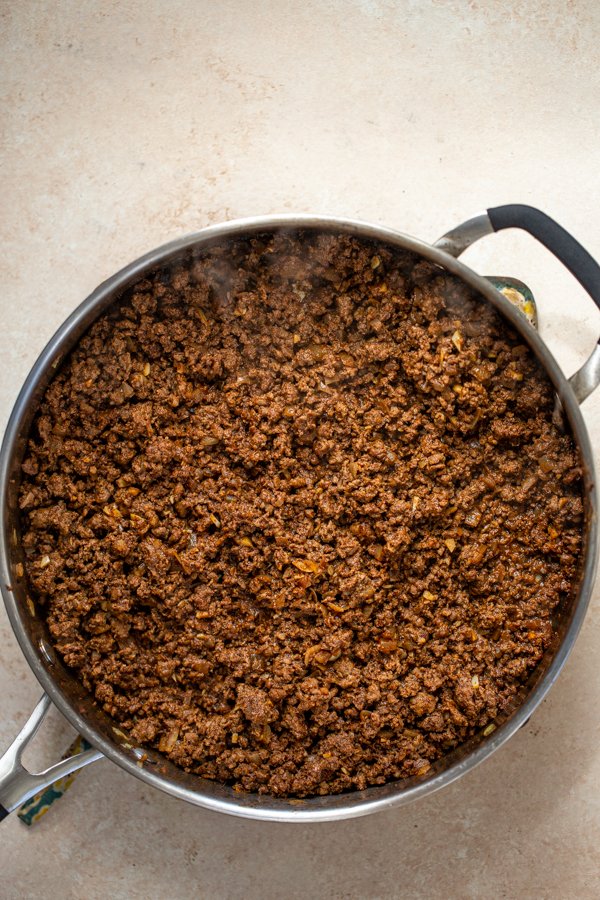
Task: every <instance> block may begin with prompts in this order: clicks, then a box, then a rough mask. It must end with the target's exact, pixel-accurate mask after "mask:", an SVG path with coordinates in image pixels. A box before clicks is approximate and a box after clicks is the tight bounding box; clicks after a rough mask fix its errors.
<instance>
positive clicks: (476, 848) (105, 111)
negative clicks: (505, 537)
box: [0, 0, 600, 900]
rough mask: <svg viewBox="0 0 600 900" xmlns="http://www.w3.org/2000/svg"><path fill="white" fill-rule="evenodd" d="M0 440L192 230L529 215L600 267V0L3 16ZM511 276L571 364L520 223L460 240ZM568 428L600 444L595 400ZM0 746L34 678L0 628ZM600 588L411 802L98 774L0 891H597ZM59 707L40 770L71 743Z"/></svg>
mask: <svg viewBox="0 0 600 900" xmlns="http://www.w3.org/2000/svg"><path fill="white" fill-rule="evenodd" d="M0 21H1V23H2V27H1V29H0V41H1V47H0V66H1V72H2V73H1V78H0V91H1V94H2V117H1V129H2V137H3V143H2V157H1V169H0V178H1V192H0V196H1V198H2V204H1V205H2V216H1V221H0V233H1V239H2V293H1V298H0V315H1V329H0V346H1V348H2V379H1V382H0V420H1V427H3V426H4V425H5V423H6V420H7V417H8V415H9V412H10V408H11V406H12V404H13V402H14V400H15V397H16V395H17V392H18V389H19V387H20V385H21V383H22V381H23V379H24V378H25V376H26V374H27V372H28V370H29V368H30V366H31V365H32V363H33V361H34V360H35V358H36V356H37V355H38V353H39V352H40V350H41V349H42V347H43V346H44V344H45V343H46V341H47V340H48V338H49V337H50V335H51V334H52V333H53V331H54V330H55V328H56V327H57V326H58V325H59V324H60V323H61V322H62V321H63V319H64V318H65V317H66V316H67V314H68V313H69V312H70V311H71V310H72V309H73V308H74V307H75V306H76V305H77V304H78V303H79V302H80V301H81V300H82V299H83V298H84V297H85V296H87V294H88V293H89V292H90V291H91V290H92V289H93V288H94V287H95V286H96V285H97V284H98V283H99V282H100V281H102V280H103V279H104V278H105V277H107V276H108V275H110V274H112V273H113V272H115V271H116V270H118V269H119V268H120V267H121V266H123V265H124V264H126V263H127V262H129V261H130V260H132V259H134V258H135V257H136V256H138V255H140V254H142V253H143V252H145V251H146V250H149V249H151V248H153V247H155V246H157V245H158V244H161V243H163V242H164V241H166V240H169V239H172V238H174V237H177V236H179V235H182V234H185V233H186V232H190V231H195V230H198V229H199V228H201V227H202V226H205V225H207V224H208V223H214V222H220V221H222V220H225V219H230V218H237V217H242V216H251V215H255V214H261V213H271V212H290V211H297V212H319V213H331V214H339V215H343V216H346V217H355V218H361V219H365V220H367V221H371V222H376V223H384V224H386V225H390V226H392V227H396V228H398V229H400V230H402V231H405V232H407V233H409V234H413V235H415V236H417V237H420V238H423V239H425V240H428V241H433V240H435V239H436V238H437V237H439V235H440V234H441V233H443V232H444V231H446V230H447V229H449V228H450V227H452V226H453V225H455V224H457V223H458V222H460V221H461V220H462V219H464V218H467V217H469V216H471V215H473V214H475V213H477V212H480V211H481V210H483V209H485V208H486V207H488V206H494V205H498V204H501V203H516V202H520V203H529V204H532V205H535V206H538V207H540V208H542V209H544V210H545V211H547V212H548V213H550V214H551V215H552V216H554V217H555V218H556V219H558V220H559V221H560V222H561V223H562V224H563V225H564V226H565V227H567V228H568V229H569V230H571V231H572V232H573V234H574V235H575V236H576V237H578V238H579V239H580V240H581V242H582V243H583V244H584V245H585V246H586V247H587V248H588V249H589V250H590V252H591V253H592V254H593V255H595V256H596V257H600V204H599V200H600V153H599V150H600V66H599V63H600V57H599V51H598V47H599V46H600V5H599V4H598V3H597V2H596V0H571V2H566V0H562V2H559V0H545V2H542V0H530V2H525V0H478V2H474V0H473V2H466V0H464V2H463V0H404V2H402V0H396V2H393V0H387V2H386V0H323V2H318V0H304V2H292V0H277V2H275V0H256V2H252V0H220V2H210V0H196V2H193V0H146V2H144V3H134V2H131V0H121V2H118V3H117V2H109V0H97V2H94V0H77V2H75V0H62V2H58V0H49V2H45V3H40V2H34V0H20V2H18V3H16V2H15V3H3V4H2V5H1V7H0ZM465 260H466V261H467V262H468V263H469V264H471V265H472V266H473V267H474V268H475V269H477V270H478V271H480V272H483V273H500V274H509V275H514V276H517V277H520V278H522V279H523V280H524V281H526V282H527V283H528V284H529V285H530V286H531V288H532V289H533V291H534V294H535V295H536V297H537V299H538V303H539V307H540V311H541V330H542V334H543V336H544V337H545V339H546V340H547V342H548V344H549V346H550V348H551V350H552V351H553V352H554V354H555V355H556V357H557V359H558V361H559V362H560V364H561V365H562V366H563V368H564V370H565V371H566V372H567V373H568V374H570V373H572V372H573V371H574V370H575V369H576V368H577V366H578V365H579V364H581V362H583V360H584V359H585V358H586V356H587V355H588V353H589V352H590V351H591V349H592V347H593V346H594V343H595V341H596V339H597V337H598V333H599V330H600V314H599V313H598V311H597V310H596V309H595V308H594V306H593V304H592V303H591V301H590V300H589V298H587V296H586V295H585V294H584V292H583V290H582V289H581V288H580V287H579V286H578V285H577V283H576V282H575V281H574V280H573V279H572V278H571V277H570V276H569V275H568V273H567V272H566V271H565V270H564V269H563V268H562V267H561V266H560V264H559V263H558V262H557V261H556V260H554V259H553V258H552V257H551V256H550V254H549V253H547V252H546V251H545V250H544V249H543V248H542V247H541V246H540V245H538V244H536V243H535V242H534V241H533V240H532V239H531V238H529V237H528V236H527V235H526V234H524V233H521V232H516V231H513V232H507V233H504V234H502V235H498V236H492V237H489V238H487V239H486V240H484V241H482V242H481V243H480V244H478V245H477V247H475V248H472V249H471V250H470V251H469V252H468V253H467V254H466V255H465ZM583 409H584V415H585V419H586V421H587V424H588V426H589V429H590V433H591V438H592V441H593V443H594V446H595V447H596V448H600V392H598V393H597V394H596V396H592V397H591V398H589V399H588V400H587V401H586V403H585V405H584V407H583ZM0 634H1V638H2V654H1V657H0V747H2V748H3V747H5V746H6V745H7V744H8V743H9V741H10V739H11V738H12V736H13V735H14V734H15V733H16V731H17V729H18V727H19V725H20V724H21V723H23V721H24V720H25V718H26V717H27V715H28V713H29V711H30V710H31V708H32V707H33V705H34V703H35V701H36V700H37V698H38V696H39V694H40V688H39V686H38V684H37V682H36V681H35V679H34V677H33V675H32V674H31V671H30V669H29V668H28V666H27V664H26V662H25V660H24V657H23V655H22V653H21V651H20V649H19V647H18V645H17V642H16V640H15V638H14V636H13V634H12V631H11V628H10V626H9V624H8V621H7V619H6V616H5V614H4V611H2V613H1V615H0ZM599 661H600V603H599V596H598V591H596V595H595V598H594V600H593V602H592V605H591V608H590V610H589V613H588V616H587V619H586V621H585V624H584V626H583V629H582V631H581V634H580V637H579V639H578V641H577V644H576V647H575V649H574V651H573V653H572V656H571V657H570V659H569V661H568V664H567V666H566V667H565V670H564V672H563V674H562V675H561V677H560V679H559V681H558V683H557V684H556V686H555V687H554V688H553V690H552V691H551V693H550V695H549V697H548V698H547V700H546V701H545V702H544V703H543V704H542V705H541V707H540V708H539V709H538V711H537V712H536V713H535V715H534V716H533V717H532V719H531V720H530V722H529V723H528V725H527V726H526V727H525V728H523V729H522V730H521V731H520V732H519V733H518V734H517V735H516V736H515V737H514V738H513V739H512V740H511V741H510V742H509V743H508V745H506V746H505V747H504V748H503V749H502V750H500V751H499V752H498V753H497V754H495V755H494V756H493V757H492V758H491V759H489V760H488V761H487V762H485V763H484V764H483V765H482V766H480V767H479V768H478V769H476V770H475V771H473V772H471V773H470V774H469V775H467V776H466V777H465V778H464V779H462V780H461V781H459V782H457V783H455V784H453V785H452V786H450V787H449V788H446V789H445V790H443V791H441V792H439V793H437V794H435V795H433V796H430V797H427V798H426V799H424V800H422V801H419V802H418V803H416V804H413V805H410V806H407V807H404V808H399V809H395V810H391V811H388V812H385V813H380V814H378V815H375V816H369V817H366V818H361V819H353V820H348V821H344V822H338V823H336V822H333V823H327V824H320V825H300V826H294V825H281V824H263V823H258V822H252V821H244V820H240V819H235V818H231V817H227V816H222V815H218V814H215V813H211V812H208V811H205V810H203V809H200V808H195V807H192V806H190V805H186V804H184V803H183V802H180V801H177V800H175V799H172V798H171V797H169V796H167V795H164V794H162V793H160V792H158V791H156V790H153V789H151V788H150V787H147V786H146V785H145V784H143V783H142V782H141V781H139V780H137V779H135V778H133V777H132V776H130V775H127V774H126V773H125V772H123V771H121V770H120V769H119V768H117V766H115V765H113V764H112V763H109V762H107V761H102V762H99V763H96V764H94V765H93V766H91V767H90V768H89V769H87V770H86V771H84V772H82V773H81V774H80V775H79V776H78V778H77V780H76V781H75V783H74V785H73V787H72V788H71V790H70V791H69V793H68V795H67V796H65V797H64V798H63V799H62V800H61V801H60V802H59V803H57V804H56V805H55V806H54V807H53V808H52V809H51V810H50V812H49V813H48V815H47V816H46V817H45V819H43V820H42V821H41V822H40V823H39V824H38V825H36V826H35V827H33V828H31V829H27V828H26V827H25V826H24V825H22V824H21V823H20V822H19V821H18V819H17V818H16V816H11V817H10V818H9V819H7V820H6V821H5V822H3V823H2V825H0V829H1V838H0V863H1V865H0V872H1V878H2V881H1V883H0V897H2V898H7V900H11V898H15V900H16V898H25V897H31V898H37V897H46V898H69V900H70V898H73V900H96V898H98V900H99V898H108V897H110V898H115V900H117V898H119V900H122V898H127V900H128V898H238V897H239V898H242V897H243V898H260V900H270V898H302V900H305V898H309V897H314V898H331V900H333V898H340V900H341V898H355V897H356V898H362V897H365V898H391V897H399V898H424V900H434V898H536V900H537V898H560V900H565V898H592V897H598V896H600V888H599V887H598V883H599V882H598V874H599V869H600V715H599V713H598V702H597V698H598V696H599V692H600V662H599ZM70 734H71V732H70V729H69V727H68V726H67V725H66V723H64V722H63V720H62V719H61V717H60V715H59V714H58V713H57V712H56V711H55V712H53V714H52V715H51V716H50V718H49V720H48V721H47V722H46V724H45V725H44V727H43V728H42V731H41V732H40V734H39V735H38V737H37V738H36V749H35V753H34V754H33V756H34V758H35V760H36V761H39V760H40V759H45V760H46V761H51V760H53V759H55V758H56V756H57V755H58V754H59V751H60V750H62V749H64V747H65V746H66V745H67V744H68V743H69V740H70Z"/></svg>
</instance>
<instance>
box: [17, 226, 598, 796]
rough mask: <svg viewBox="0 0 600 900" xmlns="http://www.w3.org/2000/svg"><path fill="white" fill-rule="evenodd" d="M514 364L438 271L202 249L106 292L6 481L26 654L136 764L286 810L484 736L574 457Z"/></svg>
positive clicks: (549, 550) (564, 554) (289, 243)
mask: <svg viewBox="0 0 600 900" xmlns="http://www.w3.org/2000/svg"><path fill="white" fill-rule="evenodd" d="M552 407H553V392H552V389H551V386H550V384H549V382H548V381H547V379H546V377H545V376H544V375H543V373H542V372H541V371H540V368H539V366H538V364H537V363H536V361H535V359H534V358H533V356H532V354H531V352H530V351H529V350H528V348H527V347H526V346H525V345H524V344H523V343H522V341H521V340H520V339H519V338H518V336H517V335H516V334H514V333H513V332H511V330H510V329H509V328H508V326H507V325H506V324H505V323H504V322H503V321H502V320H501V319H500V317H499V316H498V315H497V314H496V313H495V312H494V310H493V309H492V308H491V307H490V306H489V305H488V304H487V302H485V301H484V300H483V299H482V298H481V297H479V296H476V295H473V294H472V293H471V292H470V291H469V289H468V288H467V287H466V286H465V285H464V284H462V283H461V282H460V281H458V280H457V279H455V278H454V277H452V276H450V275H448V274H446V273H444V272H443V270H441V269H440V268H438V267H436V266H433V265H431V264H429V263H427V262H425V261H420V260H419V259H418V258H417V257H415V256H413V255H411V254H409V253H405V252H401V251H399V250H397V249H394V248H391V247H387V246H382V245H379V244H377V245H375V244H373V243H371V242H369V241H366V240H362V239H360V240H359V239H357V238H354V237H350V236H333V235H327V234H316V233H313V232H304V233H284V234H282V233H279V234H275V235H272V234H265V235H260V236H258V237H256V238H253V239H248V240H241V241H237V242H233V243H231V242H229V243H227V244H225V243H223V244H222V245H219V246H216V247H213V248H212V249H209V250H205V251H203V252H201V253H198V252H196V253H195V254H194V255H193V256H190V257H189V258H185V259H182V260H180V261H179V262H177V263H176V264H174V265H173V266H172V267H171V268H169V269H168V270H160V271H157V272H156V273H155V274H154V275H153V276H152V277H149V278H147V279H146V280H143V281H141V282H139V283H138V284H136V285H135V286H134V287H133V288H132V289H130V290H129V291H128V292H127V294H126V295H125V296H124V297H123V298H122V299H121V301H120V302H119V303H118V304H116V305H115V306H114V307H113V308H111V310H110V311H109V312H108V313H106V314H105V315H103V316H102V317H101V318H100V319H99V320H98V321H97V322H96V323H95V324H94V325H93V326H92V327H91V328H90V330H89V331H88V332H87V334H86V335H85V336H84V337H83V338H82V339H81V341H80V342H79V344H78V346H77V347H76V349H75V350H74V351H73V352H72V353H71V354H70V356H69V358H68V359H67V361H66V362H65V364H64V365H63V366H62V368H61V369H60V371H59V372H58V373H57V375H56V377H55V378H54V380H53V381H52V383H51V384H50V386H49V387H48V389H47V391H46V394H45V396H44V398H43V400H42V402H41V404H40V407H39V412H38V414H37V417H36V419H35V422H34V424H33V427H32V432H31V436H30V441H29V447H28V451H27V454H26V457H25V461H24V463H23V483H22V487H21V494H20V503H21V509H22V532H23V542H24V546H25V551H26V554H27V560H28V561H27V574H28V577H29V580H30V582H31V586H32V589H33V593H34V596H35V597H36V599H37V602H38V603H39V605H40V606H41V608H42V609H43V613H44V615H45V617H46V620H47V623H48V628H49V631H50V635H51V637H52V640H53V643H54V645H55V647H56V649H57V650H58V652H59V654H60V655H61V657H62V658H63V660H64V662H65V663H66V665H67V666H69V667H70V668H71V669H72V670H73V671H74V672H75V673H76V675H77V677H78V678H79V679H80V680H81V681H82V682H83V684H84V685H85V686H86V688H87V689H88V690H89V691H90V692H91V693H92V694H93V695H94V696H95V698H96V700H97V702H98V704H99V705H100V706H101V707H102V708H103V709H104V710H105V711H106V712H107V713H108V714H109V715H110V716H111V717H112V718H113V719H114V720H115V721H116V722H118V723H119V727H120V728H122V729H125V730H126V731H127V732H128V733H129V734H130V735H131V736H132V738H133V739H134V740H135V741H137V742H139V743H140V744H142V745H146V746H149V747H153V748H158V750H159V751H162V752H163V753H164V754H166V755H167V756H168V757H169V759H171V760H172V761H173V762H174V763H176V764H177V765H179V766H181V767H182V768H184V769H185V770H186V771H189V772H194V773H198V774H199V775H202V776H204V777H206V778H211V779H216V780H218V781H221V782H226V783H228V784H231V785H233V786H234V787H235V788H236V789H238V790H244V791H258V792H261V793H270V794H272V795H279V796H296V797H306V796H310V795H315V794H329V793H335V792H338V791H345V790H351V789H356V788H365V787H367V786H369V785H374V784H381V783H383V782H386V781H389V780H391V779H400V778H404V777H406V776H411V775H415V774H424V773H426V772H427V770H428V769H429V768H430V766H431V764H432V762H433V761H435V760H437V759H438V758H440V757H441V756H442V755H444V754H446V753H448V752H449V751H450V750H451V749H453V748H455V747H456V746H457V745H459V744H461V743H462V742H464V741H465V740H467V739H468V738H470V737H472V736H475V735H478V734H480V733H481V732H482V731H485V732H487V731H488V730H489V729H490V726H493V723H494V721H495V720H496V719H497V717H498V716H499V715H501V714H502V712H503V711H506V709H507V708H509V706H510V704H511V702H514V700H515V697H516V695H517V692H518V691H519V689H520V687H521V686H522V685H523V683H524V681H525V680H526V679H527V677H528V676H529V674H530V673H531V671H532V670H533V668H534V667H535V666H536V664H537V663H538V662H539V661H540V659H541V657H542V655H543V653H544V650H545V648H546V647H547V646H548V644H549V642H550V641H551V640H552V636H553V616H555V615H558V614H559V611H560V607H561V603H563V604H564V603H565V602H567V600H568V598H569V597H570V596H571V593H572V591H573V589H574V586H575V585H576V582H577V579H578V572H579V557H580V553H581V529H582V515H583V513H582V498H581V477H580V475H581V473H580V460H579V458H578V455H577V452H576V450H575V447H574V443H573V440H572V438H571V437H570V436H568V435H564V434H561V433H560V432H559V431H558V430H557V429H556V428H555V427H554V426H553V424H552Z"/></svg>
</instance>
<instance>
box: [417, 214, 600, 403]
mask: <svg viewBox="0 0 600 900" xmlns="http://www.w3.org/2000/svg"><path fill="white" fill-rule="evenodd" d="M506 228H520V229H522V230H523V231H527V232H528V233H529V234H530V235H532V237H534V238H536V240H538V241H539V242H540V243H541V244H543V245H544V247H546V248H547V249H548V250H550V252H551V253H553V254H554V256H556V258H557V259H559V260H560V262H561V263H562V264H563V265H564V266H565V267H566V268H567V269H568V270H569V272H571V274H572V275H574V276H575V278H576V279H577V281H578V282H579V283H580V284H581V286H582V287H583V288H584V289H585V290H586V291H587V293H588V294H589V295H590V297H591V298H592V300H593V301H594V303H595V304H596V306H597V307H598V308H600V266H599V265H598V263H597V262H596V261H595V259H593V257H592V256H590V254H589V253H588V252H587V250H585V249H584V248H583V247H582V246H581V244H580V243H579V242H578V241H576V240H575V238H574V237H572V235H570V234H569V232H568V231H565V229H564V228H563V227H562V226H561V225H559V224H558V223H557V222H555V221H554V219H551V218H550V216H547V215H546V214H545V213H543V212H540V210H539V209H534V207H532V206H524V205H522V204H519V203H514V204H509V205H507V206H496V207H493V208H492V209H488V211H487V212H486V213H483V214H482V215H479V216H475V217H474V218H473V219H469V220H468V221H467V222H463V223H462V225H459V226H458V228H454V229H453V230H452V231H449V232H448V233H447V234H445V235H444V236H443V237H441V238H440V239H439V241H436V244H435V246H436V247H439V248H440V249H441V250H445V252H446V253H449V254H450V255H451V256H455V257H458V256H460V254H461V253H463V251H464V250H466V249H467V247H470V246H471V244H473V243H475V241H477V240H479V238H481V237H483V236H484V235H486V234H492V233H493V232H497V231H503V230H504V229H506ZM569 383H570V385H571V387H572V388H573V392H574V393H575V396H576V397H577V400H578V401H579V402H580V403H581V402H582V401H583V400H585V398H586V397H588V396H589V395H590V394H591V393H592V391H593V390H594V389H595V388H596V387H597V386H598V384H600V340H599V342H598V343H597V344H596V346H595V347H594V350H593V351H592V353H591V355H590V357H589V358H588V359H587V360H586V362H585V363H584V364H583V366H582V367H581V368H580V369H579V370H578V371H577V372H575V374H574V375H572V376H571V378H570V379H569Z"/></svg>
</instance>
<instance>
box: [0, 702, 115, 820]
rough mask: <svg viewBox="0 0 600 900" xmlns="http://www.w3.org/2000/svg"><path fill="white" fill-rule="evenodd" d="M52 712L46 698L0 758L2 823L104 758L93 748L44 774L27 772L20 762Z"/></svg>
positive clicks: (0, 813) (0, 816)
mask: <svg viewBox="0 0 600 900" xmlns="http://www.w3.org/2000/svg"><path fill="white" fill-rule="evenodd" d="M49 708H50V697H48V696H47V695H46V694H43V695H42V698H41V700H40V701H39V703H38V704H37V706H36V707H35V709H34V711H33V712H32V714H31V716H30V717H29V719H28V720H27V722H26V723H25V725H24V726H23V728H22V729H21V731H20V732H19V734H18V735H17V736H16V738H15V739H14V741H13V742H12V744H11V745H10V747H9V748H8V750H6V752H5V753H4V754H3V756H2V757H1V758H0V821H1V820H2V819H5V818H6V816H8V815H9V813H11V812H12V811H13V810H15V809H17V808H18V807H19V806H21V804H22V803H25V801H26V800H30V799H31V798H32V797H34V796H35V795H36V794H37V793H38V792H39V791H41V790H43V789H44V788H47V787H49V786H50V785H51V784H53V783H54V782H55V781H58V779H59V778H64V777H65V776H66V775H70V774H71V773H72V772H76V771H77V769H81V768H83V766H87V765H88V764H89V763H92V762H95V761H96V760H97V759H101V758H102V754H101V753H100V751H99V750H95V749H94V748H92V749H90V750H85V751H84V752H83V753H78V754H76V755H74V756H70V757H68V758H67V759H63V760H61V761H60V762H57V763H55V764H54V765H53V766H50V767H49V768H47V769H44V771H43V772H37V773H32V772H28V771H27V769H25V768H24V766H23V764H22V762H21V757H22V755H23V751H24V750H25V748H26V746H27V745H28V743H29V741H30V740H31V739H32V737H33V736H34V734H35V733H36V731H37V730H38V728H39V727H40V725H41V724H42V722H43V720H44V717H45V715H46V713H47V712H48V709H49Z"/></svg>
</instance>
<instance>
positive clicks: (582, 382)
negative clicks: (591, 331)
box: [569, 341, 600, 403]
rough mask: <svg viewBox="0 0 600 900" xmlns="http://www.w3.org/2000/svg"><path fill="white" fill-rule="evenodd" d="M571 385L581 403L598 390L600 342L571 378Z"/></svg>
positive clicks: (599, 380)
mask: <svg viewBox="0 0 600 900" xmlns="http://www.w3.org/2000/svg"><path fill="white" fill-rule="evenodd" d="M569 384H570V385H571V387H572V388H573V393H574V394H575V396H576V397H577V400H578V401H579V403H583V401H584V400H585V398H586V397H589V396H590V394H591V393H592V392H593V391H595V390H596V388H597V387H598V385H599V384H600V341H599V342H598V343H597V344H596V346H595V347H594V349H593V350H592V352H591V354H590V355H589V356H588V358H587V359H586V361H585V362H584V364H583V365H582V367H581V368H580V369H578V371H577V372H575V374H574V375H571V377H570V378H569Z"/></svg>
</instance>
